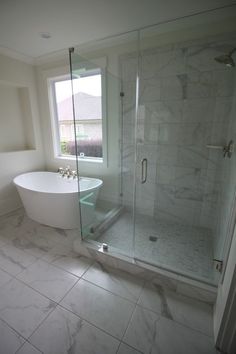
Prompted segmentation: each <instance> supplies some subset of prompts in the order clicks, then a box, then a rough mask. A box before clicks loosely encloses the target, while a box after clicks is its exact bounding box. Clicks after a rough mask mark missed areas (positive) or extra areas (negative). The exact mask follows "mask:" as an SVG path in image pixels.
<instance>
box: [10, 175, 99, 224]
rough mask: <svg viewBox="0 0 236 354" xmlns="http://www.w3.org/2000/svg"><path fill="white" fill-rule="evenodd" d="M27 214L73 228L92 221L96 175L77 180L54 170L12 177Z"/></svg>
mask: <svg viewBox="0 0 236 354" xmlns="http://www.w3.org/2000/svg"><path fill="white" fill-rule="evenodd" d="M14 184H15V185H16V187H17V190H18V192H19V194H20V197H21V200H22V203H23V205H24V207H25V210H26V213H27V215H28V216H29V217H30V218H31V219H33V220H35V221H37V222H39V223H41V224H45V225H49V226H53V227H58V228H61V229H74V228H77V227H78V226H79V224H80V209H79V201H80V204H81V216H82V222H83V227H84V226H86V227H87V226H89V225H92V223H93V221H94V217H95V214H94V209H95V205H96V200H97V197H98V193H99V189H100V187H101V186H102V184H103V182H102V180H100V179H95V178H87V177H80V178H79V193H78V180H77V179H72V178H67V177H61V176H60V175H59V174H58V173H55V172H29V173H25V174H22V175H20V176H17V177H15V178H14Z"/></svg>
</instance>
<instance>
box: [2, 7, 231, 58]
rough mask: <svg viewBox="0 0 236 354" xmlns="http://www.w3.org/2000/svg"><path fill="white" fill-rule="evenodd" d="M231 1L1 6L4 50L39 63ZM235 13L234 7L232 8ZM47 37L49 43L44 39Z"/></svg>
mask: <svg viewBox="0 0 236 354" xmlns="http://www.w3.org/2000/svg"><path fill="white" fill-rule="evenodd" d="M231 4H234V5H236V1H232V0H119V1H118V0H0V47H1V48H2V49H5V50H9V51H13V52H15V53H18V54H19V55H20V54H23V55H24V56H25V57H27V58H31V59H33V58H37V57H40V56H44V55H47V54H49V53H53V52H56V51H59V50H62V49H65V48H68V47H70V46H76V45H79V44H82V43H86V42H88V41H91V40H95V39H99V38H103V37H107V36H110V35H114V34H118V33H122V32H125V31H129V30H133V29H137V28H140V27H144V26H147V25H150V24H155V23H159V22H163V21H166V20H170V19H174V18H179V17H182V16H186V15H190V14H195V13H198V12H201V11H207V10H211V9H214V8H217V7H222V6H228V5H231ZM229 11H230V12H232V11H233V12H235V15H236V7H233V8H230V9H229ZM40 32H49V33H50V34H51V38H50V39H43V38H41V37H40V35H39V33H40Z"/></svg>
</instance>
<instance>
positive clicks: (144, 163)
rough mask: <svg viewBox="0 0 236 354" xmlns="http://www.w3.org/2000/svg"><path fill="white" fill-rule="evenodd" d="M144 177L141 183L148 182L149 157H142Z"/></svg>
mask: <svg viewBox="0 0 236 354" xmlns="http://www.w3.org/2000/svg"><path fill="white" fill-rule="evenodd" d="M141 164H142V177H141V183H142V184H143V183H146V182H147V159H146V158H145V159H142V162H141Z"/></svg>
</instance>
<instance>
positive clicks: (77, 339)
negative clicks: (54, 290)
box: [29, 306, 119, 354]
mask: <svg viewBox="0 0 236 354" xmlns="http://www.w3.org/2000/svg"><path fill="white" fill-rule="evenodd" d="M29 341H30V342H31V343H32V344H34V345H35V346H36V347H37V348H39V349H40V350H41V351H42V352H43V353H44V354H69V353H70V354H98V353H99V354H100V353H101V354H115V353H116V352H117V348H118V345H119V341H118V340H116V339H115V338H113V337H111V336H109V335H108V334H106V333H104V332H103V331H101V330H99V329H98V328H96V327H94V326H92V325H91V324H89V323H87V322H86V321H84V320H82V319H81V318H79V317H78V316H76V315H74V314H73V313H71V312H69V311H67V310H65V309H62V308H60V306H58V307H57V308H56V310H55V311H53V312H52V313H51V314H50V316H48V318H47V319H46V320H45V321H44V322H43V323H42V324H41V325H40V327H39V328H38V329H37V330H36V332H35V333H34V334H33V335H32V336H31V337H30V339H29Z"/></svg>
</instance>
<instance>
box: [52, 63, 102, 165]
mask: <svg viewBox="0 0 236 354" xmlns="http://www.w3.org/2000/svg"><path fill="white" fill-rule="evenodd" d="M90 73H91V75H92V74H96V73H97V74H98V73H100V74H101V104H102V107H101V110H102V157H90V156H85V157H81V156H79V155H78V156H76V155H64V154H62V152H61V147H60V127H59V120H58V110H57V101H56V90H55V83H56V82H60V81H67V80H70V79H71V76H70V74H69V73H67V74H62V75H55V76H53V77H50V78H48V93H49V103H50V116H51V128H52V140H53V152H54V158H57V159H62V160H75V159H76V158H77V159H78V160H79V162H91V163H99V164H105V165H106V166H107V162H108V156H107V102H106V97H107V91H106V69H103V68H100V67H94V68H93V69H86V68H85V72H84V73H83V75H81V76H83V77H86V76H90Z"/></svg>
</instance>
